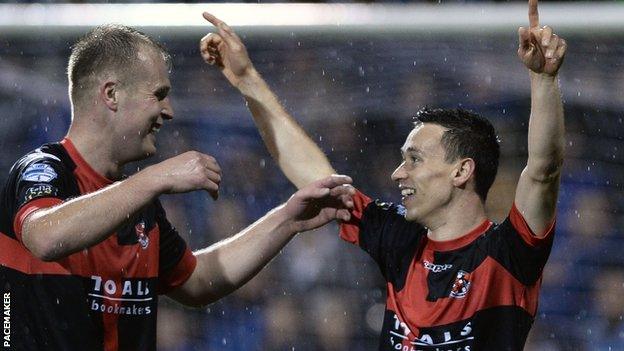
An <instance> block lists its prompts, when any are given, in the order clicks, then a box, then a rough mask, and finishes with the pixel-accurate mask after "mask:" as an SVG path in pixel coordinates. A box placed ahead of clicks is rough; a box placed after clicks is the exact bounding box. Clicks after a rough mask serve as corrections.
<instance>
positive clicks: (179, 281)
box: [158, 248, 197, 294]
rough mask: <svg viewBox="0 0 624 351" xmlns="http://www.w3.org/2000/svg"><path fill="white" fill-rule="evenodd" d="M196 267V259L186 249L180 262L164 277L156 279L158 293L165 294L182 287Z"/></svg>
mask: <svg viewBox="0 0 624 351" xmlns="http://www.w3.org/2000/svg"><path fill="white" fill-rule="evenodd" d="M196 266H197V258H196V257H195V255H193V253H192V252H191V250H189V249H188V248H187V249H186V251H185V252H184V256H183V257H182V259H180V262H178V264H177V265H176V266H175V267H174V268H173V269H172V270H170V271H169V272H167V274H166V275H165V276H162V277H160V279H158V293H159V294H166V293H168V292H170V291H171V290H173V289H175V288H177V287H179V286H181V285H183V284H184V283H186V281H187V280H188V279H189V278H190V277H191V275H192V274H193V272H194V271H195V267H196Z"/></svg>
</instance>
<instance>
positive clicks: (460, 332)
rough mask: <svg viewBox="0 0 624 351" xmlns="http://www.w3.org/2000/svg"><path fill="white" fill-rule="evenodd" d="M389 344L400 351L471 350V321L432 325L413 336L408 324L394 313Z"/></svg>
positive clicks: (472, 339)
mask: <svg viewBox="0 0 624 351" xmlns="http://www.w3.org/2000/svg"><path fill="white" fill-rule="evenodd" d="M393 324H394V325H393V327H394V328H392V330H390V331H389V333H390V340H389V341H390V345H391V346H392V349H393V350H400V351H471V349H472V344H473V341H474V335H473V334H472V322H471V321H467V322H465V324H459V325H457V324H456V325H454V326H450V327H433V328H431V329H430V330H429V331H426V332H422V333H421V334H420V335H419V336H414V334H412V331H411V330H410V328H409V327H408V325H407V324H406V323H404V322H402V321H401V320H400V319H399V318H398V317H397V315H396V314H395V315H394V323H393Z"/></svg>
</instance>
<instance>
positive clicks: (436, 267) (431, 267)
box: [423, 260, 453, 273]
mask: <svg viewBox="0 0 624 351" xmlns="http://www.w3.org/2000/svg"><path fill="white" fill-rule="evenodd" d="M423 267H425V269H426V270H428V271H432V272H433V273H440V272H444V271H445V270H447V269H451V268H453V265H452V264H448V263H447V264H435V263H431V262H429V261H427V260H424V261H423Z"/></svg>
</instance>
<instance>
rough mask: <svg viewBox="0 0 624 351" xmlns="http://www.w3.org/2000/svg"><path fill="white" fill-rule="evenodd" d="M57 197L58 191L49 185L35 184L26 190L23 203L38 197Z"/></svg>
mask: <svg viewBox="0 0 624 351" xmlns="http://www.w3.org/2000/svg"><path fill="white" fill-rule="evenodd" d="M56 195H58V189H57V188H55V187H53V186H52V185H50V184H35V185H33V186H31V187H30V188H28V189H27V190H26V193H25V194H24V202H28V201H30V200H32V199H35V198H38V197H50V196H56Z"/></svg>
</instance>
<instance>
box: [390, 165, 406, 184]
mask: <svg viewBox="0 0 624 351" xmlns="http://www.w3.org/2000/svg"><path fill="white" fill-rule="evenodd" d="M404 166H405V161H403V162H401V164H400V165H399V167H397V168H396V169H395V170H394V172H392V175H390V178H392V180H393V181H395V182H398V181H401V180H403V179H405V178H406V177H407V173H406V172H405V167H404Z"/></svg>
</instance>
